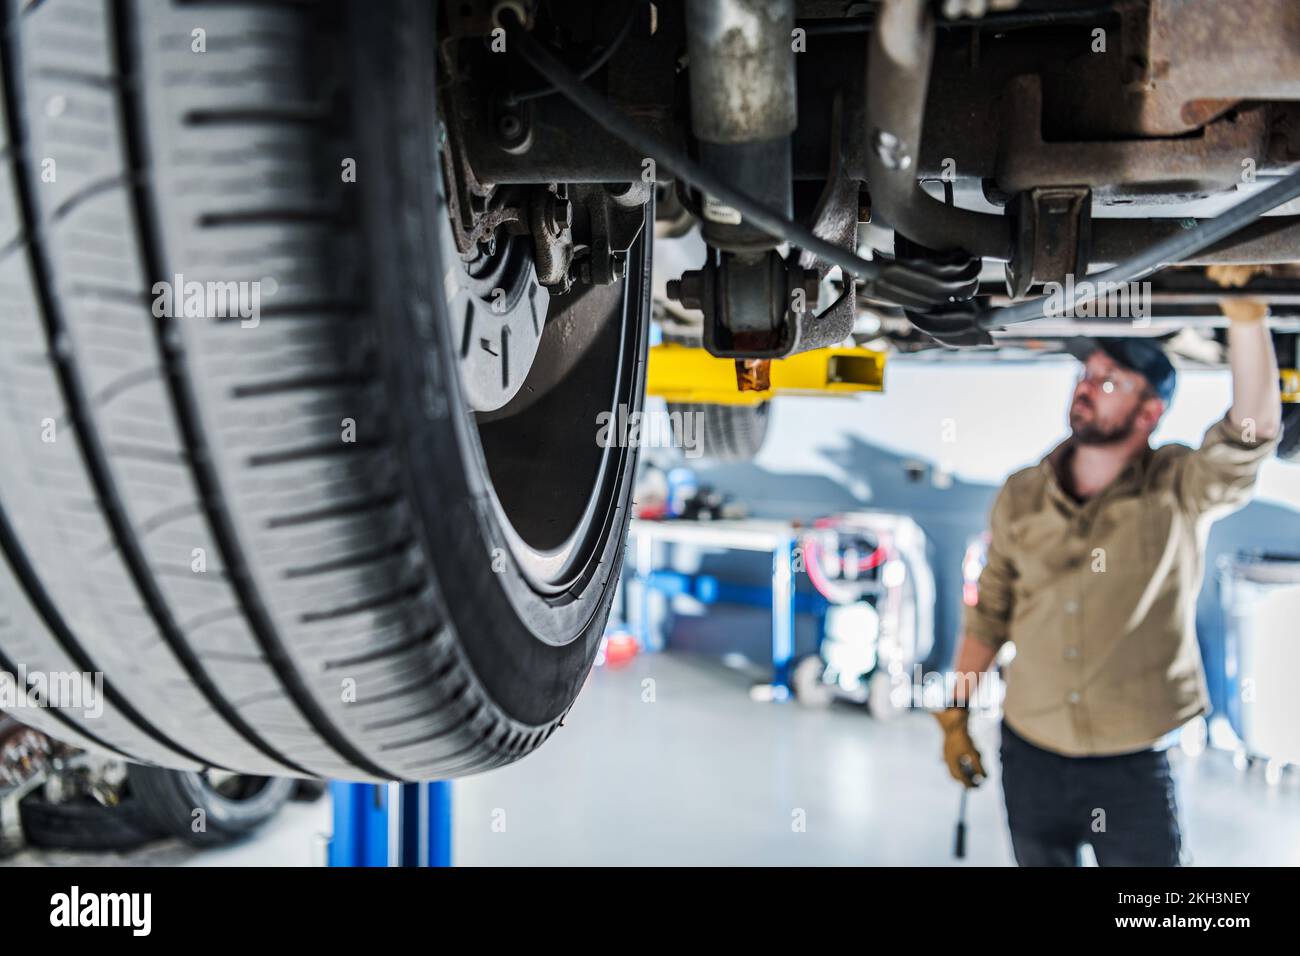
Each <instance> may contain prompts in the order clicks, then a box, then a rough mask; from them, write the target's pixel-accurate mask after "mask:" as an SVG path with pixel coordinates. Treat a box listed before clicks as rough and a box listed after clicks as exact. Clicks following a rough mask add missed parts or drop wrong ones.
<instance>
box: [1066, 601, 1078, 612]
mask: <svg viewBox="0 0 1300 956" xmlns="http://www.w3.org/2000/svg"><path fill="white" fill-rule="evenodd" d="M1078 611H1079V602H1078V601H1075V600H1069V601H1066V602H1065V613H1066V614H1077V613H1078Z"/></svg>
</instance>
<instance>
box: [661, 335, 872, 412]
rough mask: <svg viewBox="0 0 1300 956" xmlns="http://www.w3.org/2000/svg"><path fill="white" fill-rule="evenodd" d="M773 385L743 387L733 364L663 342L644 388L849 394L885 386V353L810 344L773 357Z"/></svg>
mask: <svg viewBox="0 0 1300 956" xmlns="http://www.w3.org/2000/svg"><path fill="white" fill-rule="evenodd" d="M770 384H771V387H770V388H767V389H764V390H763V391H746V392H741V391H738V390H737V388H736V363H735V362H734V361H733V360H732V359H722V358H715V357H714V356H712V355H710V354H709V353H708V352H706V351H705V350H704V349H700V348H692V347H691V346H689V345H678V344H676V343H665V344H663V345H656V346H654V347H653V348H651V349H650V366H649V369H648V371H647V382H646V390H647V392H648V393H649V394H650V395H657V396H659V397H660V398H662V399H664V400H665V401H669V402H701V403H708V404H712V405H758V404H760V403H762V402H765V401H767V400H768V399H770V398H772V397H773V396H776V395H792V394H793V395H828V394H829V395H852V394H855V393H857V392H881V391H884V387H885V353H884V352H877V351H874V350H873V349H862V348H829V349H813V350H812V351H811V352H801V353H800V354H798V355H792V356H790V358H784V359H774V360H773V361H772V367H771V383H770Z"/></svg>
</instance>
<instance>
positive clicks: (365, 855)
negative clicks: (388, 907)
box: [329, 780, 451, 866]
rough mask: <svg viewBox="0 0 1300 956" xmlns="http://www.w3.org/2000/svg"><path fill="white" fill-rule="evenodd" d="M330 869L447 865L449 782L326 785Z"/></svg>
mask: <svg viewBox="0 0 1300 956" xmlns="http://www.w3.org/2000/svg"><path fill="white" fill-rule="evenodd" d="M330 799H331V800H332V801H333V803H334V834H333V836H332V837H331V838H330V844H329V865H330V866H451V783H450V782H449V781H446V780H435V781H433V782H430V783H388V784H382V783H380V784H375V783H344V782H341V781H337V780H336V781H333V782H331V783H330Z"/></svg>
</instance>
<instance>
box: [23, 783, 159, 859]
mask: <svg viewBox="0 0 1300 956" xmlns="http://www.w3.org/2000/svg"><path fill="white" fill-rule="evenodd" d="M18 812H19V818H20V822H21V824H22V828H23V838H24V840H26V842H27V843H28V844H29V845H31V846H34V847H39V848H41V849H45V850H96V851H101V852H102V851H110V850H116V851H122V850H134V849H135V848H136V847H139V846H142V845H143V844H145V843H149V842H150V841H152V840H157V839H159V838H160V837H161V836H162V832H161V830H159V828H158V827H157V825H156V824H155V823H154V821H153V819H152V817H151V816H150V815H149V814H147V813H145V812H144V811H143V808H142V807H141V806H140V803H139V802H138V801H136V800H134V799H132V798H130V797H128V798H127V799H125V800H123V801H122V803H120V804H118V805H116V806H111V807H106V806H104V805H102V804H100V803H97V802H96V801H94V800H92V799H90V798H89V797H80V798H78V799H75V800H69V801H67V802H64V803H50V802H49V801H48V800H46V799H45V798H44V796H42V795H41V794H40V793H39V792H38V793H34V794H31V795H30V796H28V797H27V798H26V799H24V800H23V801H22V802H21V803H20V804H19V809H18Z"/></svg>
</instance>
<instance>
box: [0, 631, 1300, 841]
mask: <svg viewBox="0 0 1300 956" xmlns="http://www.w3.org/2000/svg"><path fill="white" fill-rule="evenodd" d="M647 681H653V684H652V685H651V684H647V683H645V682H647ZM748 685H749V678H748V677H747V676H746V675H744V674H742V673H740V672H737V671H732V670H728V669H726V668H724V667H723V666H721V665H720V664H718V663H717V662H715V661H713V660H707V659H702V658H692V657H690V656H685V655H679V654H660V655H654V656H649V657H641V658H639V659H638V660H636V661H634V662H633V663H632V664H631V665H629V666H627V667H625V668H623V669H620V670H613V671H611V670H601V671H598V672H596V673H594V674H593V675H592V677H591V679H590V681H589V684H588V687H587V688H586V690H585V691H584V692H583V694H582V695H581V696H580V697H579V699H578V703H577V705H576V706H575V707H574V709H573V712H572V714H571V715H570V718H569V720H568V722H567V723H566V725H565V726H564V727H562V728H561V729H560V730H559V731H557V732H556V734H555V736H554V737H553V738H552V739H551V740H550V741H549V742H548V743H547V744H546V745H545V746H544V747H542V749H541V750H540V751H538V752H537V753H536V754H534V755H533V756H531V757H529V758H527V759H526V760H524V761H522V762H521V763H518V764H516V765H514V766H511V767H508V768H505V769H503V770H499V771H495V772H493V773H490V774H486V775H483V776H480V777H474V778H470V779H466V780H461V781H457V782H456V784H455V789H454V796H453V803H454V807H455V838H454V839H455V847H454V850H455V859H456V862H457V863H458V864H462V865H498V864H514V865H531V864H561V865H563V864H598V865H599V864H610V865H655V864H664V865H674V864H675V865H683V864H684V865H691V864H723V865H725V864H808V865H827V864H833V865H841V864H902V865H944V864H948V863H951V862H953V861H952V859H951V856H950V853H951V848H952V831H953V822H954V817H955V815H956V810H957V799H958V792H957V788H956V785H955V784H953V783H951V782H950V781H949V780H948V778H947V775H946V772H945V771H944V769H943V767H942V765H941V764H940V761H939V756H938V750H939V737H938V733H937V731H936V728H935V726H934V724H933V721H932V720H931V719H930V718H929V717H928V716H926V715H923V714H909V715H905V716H903V717H900V718H898V719H897V720H894V721H891V722H888V723H883V724H882V723H878V722H874V721H872V720H871V719H870V718H868V717H867V716H866V715H865V714H863V713H862V712H860V711H858V710H855V709H851V708H835V709H833V710H830V711H822V712H816V711H806V710H802V709H800V708H799V707H797V706H796V705H793V704H763V703H755V702H753V701H751V700H750V699H749V696H748V693H747V688H748ZM651 688H652V689H653V694H650V693H649V691H650V690H651ZM651 696H652V697H653V700H652V701H651V700H643V697H646V698H649V697H651ZM975 733H976V736H977V738H979V740H980V742H981V744H982V747H983V749H984V751H985V753H986V754H992V753H995V752H996V738H997V729H996V726H994V725H993V724H992V723H990V722H987V721H986V722H981V723H980V724H979V725H978V726H977V727H976V731H975ZM1175 760H1176V762H1177V769H1178V773H1179V778H1180V781H1181V800H1182V805H1183V808H1184V822H1185V827H1186V831H1187V842H1188V844H1189V847H1190V849H1191V851H1192V854H1193V860H1192V862H1193V863H1196V864H1218V865H1291V866H1295V865H1300V774H1297V773H1295V772H1294V771H1292V772H1291V773H1290V774H1289V775H1288V776H1287V777H1286V778H1284V780H1283V781H1282V783H1281V784H1280V785H1279V786H1272V787H1271V786H1269V785H1267V784H1266V783H1265V781H1264V776H1263V773H1262V770H1261V769H1260V768H1258V767H1257V768H1255V769H1254V770H1252V771H1250V772H1249V773H1244V774H1243V773H1239V772H1238V771H1237V770H1235V769H1234V768H1233V766H1232V760H1231V758H1230V756H1229V755H1227V754H1224V753H1221V752H1209V753H1207V754H1205V755H1203V756H1201V757H1199V758H1197V759H1195V760H1192V759H1188V758H1186V757H1184V756H1183V755H1182V754H1181V753H1178V754H1176V755H1175ZM992 763H993V761H991V760H990V761H987V764H986V765H989V764H992ZM800 811H802V813H800ZM329 812H330V811H329V801H328V799H325V800H321V801H319V802H318V803H316V804H310V805H302V804H295V805H292V806H290V807H289V808H288V810H287V811H286V812H285V813H284V814H283V815H282V816H281V817H280V818H278V819H277V820H276V821H275V823H274V824H273V825H272V826H270V827H269V828H268V829H267V831H265V832H264V833H263V835H262V836H261V837H260V838H259V839H257V840H255V841H252V842H249V843H247V844H244V845H241V846H237V847H231V848H227V849H223V850H216V851H204V852H199V851H194V850H190V849H188V848H185V847H182V846H180V845H178V844H173V843H165V844H158V845H155V846H152V847H150V848H148V849H146V850H144V851H141V852H137V853H133V854H130V855H129V856H127V857H118V856H112V857H105V856H96V857H90V856H84V855H80V854H77V855H73V854H62V853H35V852H27V853H24V854H22V855H21V856H20V857H18V858H17V859H14V860H9V861H6V862H8V863H10V864H13V863H26V864H33V863H54V864H59V863H71V862H85V863H92V862H104V863H108V862H129V863H133V864H137V865H147V864H151V863H169V864H177V863H183V864H187V865H274V866H281V865H310V864H312V863H313V862H314V861H316V860H319V859H321V858H322V855H323V851H322V840H323V837H322V835H323V834H325V833H327V832H328V831H329V828H330V819H329ZM799 820H802V821H803V822H804V824H805V825H804V827H803V829H802V832H796V830H795V828H794V824H795V823H796V822H797V821H799ZM969 822H970V836H969V850H968V853H969V855H968V862H969V863H972V864H983V865H1005V864H1009V863H1010V862H1011V856H1010V849H1009V844H1008V840H1007V837H1006V833H1005V829H1004V824H1003V819H1002V808H1001V795H1000V793H999V792H998V790H997V787H996V784H993V785H990V786H988V787H985V788H984V789H981V790H980V791H978V792H976V793H975V794H973V795H972V797H971V799H970V813H969Z"/></svg>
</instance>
